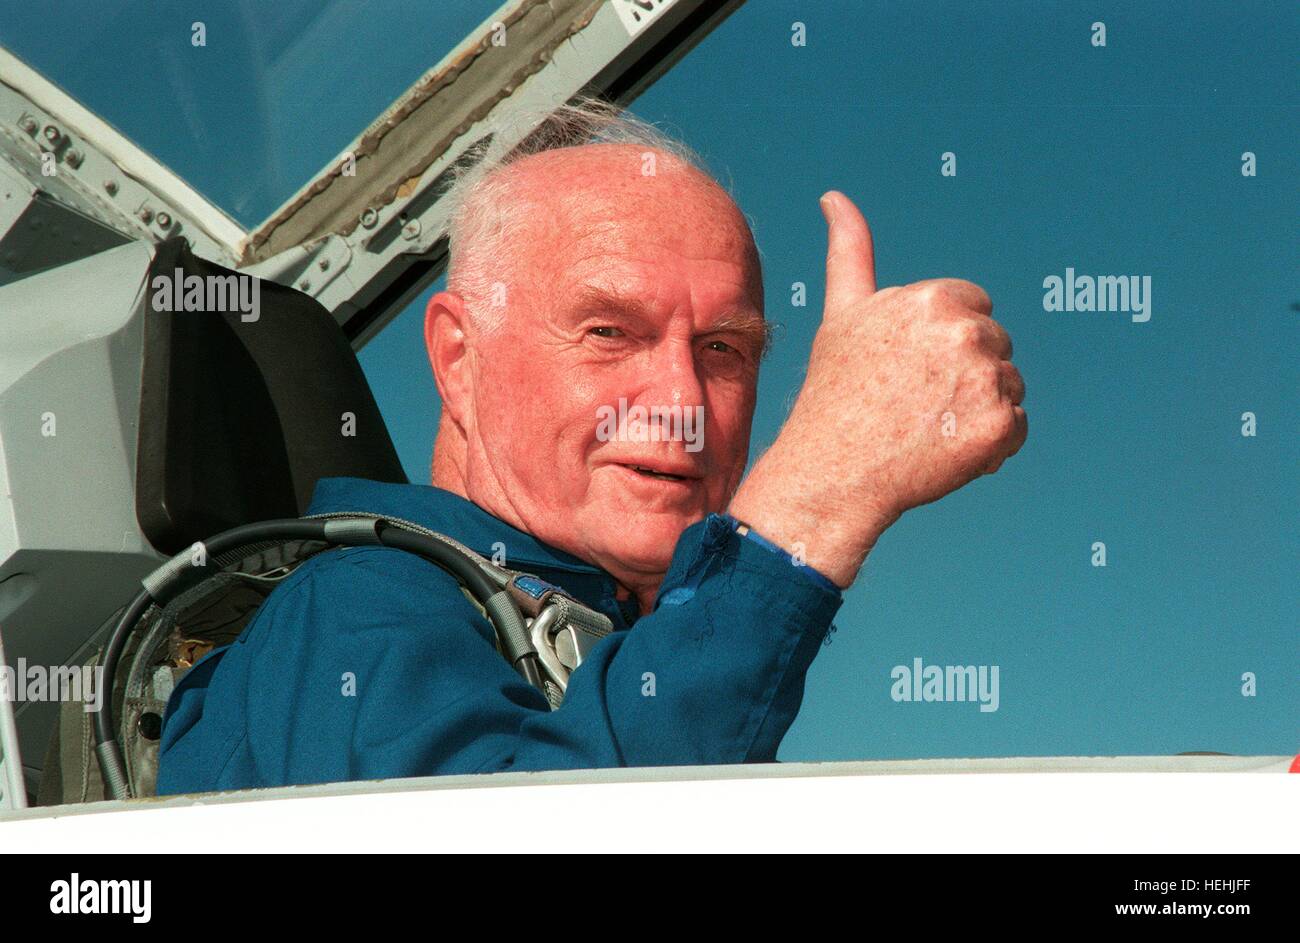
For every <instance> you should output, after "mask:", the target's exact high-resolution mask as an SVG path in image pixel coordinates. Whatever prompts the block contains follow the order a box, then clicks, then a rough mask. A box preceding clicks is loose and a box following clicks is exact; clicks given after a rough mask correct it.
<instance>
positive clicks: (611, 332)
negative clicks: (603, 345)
mask: <svg viewBox="0 0 1300 943" xmlns="http://www.w3.org/2000/svg"><path fill="white" fill-rule="evenodd" d="M587 333H589V334H595V335H596V336H597V337H622V336H623V332H622V331H620V330H619V329H618V328H616V327H593V328H591V330H589V331H588V332H587Z"/></svg>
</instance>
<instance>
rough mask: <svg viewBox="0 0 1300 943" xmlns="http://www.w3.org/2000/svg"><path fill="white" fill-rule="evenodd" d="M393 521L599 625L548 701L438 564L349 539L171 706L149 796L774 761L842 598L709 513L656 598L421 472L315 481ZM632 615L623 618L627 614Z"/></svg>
mask: <svg viewBox="0 0 1300 943" xmlns="http://www.w3.org/2000/svg"><path fill="white" fill-rule="evenodd" d="M326 511H356V512H366V513H371V514H376V515H380V516H383V515H389V516H392V517H398V518H402V519H405V520H408V521H412V522H414V523H417V524H421V525H423V526H425V527H428V528H430V529H431V530H435V531H438V532H441V533H445V534H447V535H449V536H452V537H454V538H456V539H457V540H459V541H460V542H462V543H464V544H465V545H467V546H469V547H470V548H472V549H473V550H476V551H477V552H479V553H480V554H482V555H483V556H486V557H491V556H492V554H493V552H494V550H497V549H503V550H504V553H505V565H506V566H509V567H510V568H512V569H516V570H524V571H527V572H531V573H534V574H536V575H537V576H540V577H541V578H542V579H545V580H547V581H549V582H551V583H554V584H556V585H558V586H561V587H563V588H564V589H565V590H566V591H567V592H569V593H570V594H571V595H573V596H575V597H577V598H578V599H580V600H582V601H583V602H584V603H585V604H586V605H588V606H591V607H592V608H594V609H596V610H598V611H600V612H603V613H604V614H606V615H607V616H609V618H610V619H611V620H612V621H613V624H614V628H615V630H616V631H615V632H614V633H613V634H612V635H610V636H609V637H608V638H605V639H603V640H601V642H599V643H598V644H597V645H596V646H595V648H594V649H593V650H592V652H591V653H590V654H589V656H588V658H587V660H586V661H585V662H584V663H583V664H582V665H581V666H580V667H579V668H578V669H577V670H576V671H575V672H574V674H573V676H572V678H571V679H570V681H569V686H568V692H567V694H566V696H565V700H564V704H563V706H562V707H561V708H560V709H559V710H556V711H551V710H550V709H549V707H548V705H547V702H546V699H545V697H544V696H543V695H542V694H541V693H540V692H539V691H537V690H536V689H535V688H533V687H531V686H530V685H529V684H528V683H527V682H526V681H524V679H523V678H522V677H520V675H519V674H518V673H516V672H515V670H514V669H513V668H512V667H511V666H510V665H509V664H508V663H507V662H506V660H505V659H504V658H503V657H502V656H501V655H500V654H498V653H497V650H496V648H495V644H494V639H495V635H494V632H493V629H492V626H491V624H490V623H489V622H488V621H487V620H486V619H485V618H484V617H483V616H482V615H481V614H480V613H479V611H478V610H477V609H476V608H475V607H474V606H473V605H472V604H471V603H470V602H469V601H468V600H467V599H466V598H465V596H464V595H463V594H462V593H461V591H460V589H459V587H458V585H457V583H456V581H455V580H454V579H453V578H452V577H451V576H449V575H448V574H447V573H445V572H444V571H443V570H441V569H440V568H438V567H437V566H435V565H434V564H432V563H429V562H428V561H426V560H423V559H422V558H420V557H418V556H416V555H414V554H410V553H407V552H404V551H401V550H394V549H391V548H386V547H356V548H346V549H341V550H333V551H329V552H326V553H323V554H320V555H318V556H316V557H313V558H311V559H310V560H308V561H307V562H305V563H303V564H302V565H301V566H300V567H299V568H298V569H297V570H295V571H294V572H293V573H292V574H291V575H290V576H289V577H287V578H286V579H285V580H284V582H283V583H282V584H281V585H280V586H278V587H277V588H276V589H275V591H274V592H273V593H272V594H271V595H270V597H268V599H267V600H266V602H265V603H263V605H262V607H261V608H260V609H259V610H258V612H257V614H256V615H255V616H254V618H253V619H252V620H251V621H250V623H249V625H248V627H247V628H246V629H245V631H244V632H243V634H242V635H241V636H240V637H239V638H238V639H237V640H236V641H235V642H234V643H233V644H232V645H228V646H225V647H223V648H219V649H216V650H214V651H213V652H211V653H209V654H208V655H207V656H206V657H205V658H204V659H202V660H201V661H200V662H199V663H198V664H197V665H195V667H194V668H193V669H192V670H191V671H190V672H189V673H188V674H187V675H185V676H184V677H183V678H182V679H181V681H180V682H179V684H178V685H177V687H176V689H175V690H174V691H173V692H172V695H171V697H170V699H169V701H168V703H167V710H166V713H165V715H164V721H163V723H164V727H163V732H162V740H161V743H160V757H159V764H160V765H159V774H158V793H159V794H160V795H161V794H169V793H182V792H205V791H211V790H224V789H243V788H253V787H262V786H280V785H288V784H303V783H316V782H337V781H342V780H356V779H387V778H394V777H407V776H431V775H439V774H449V773H475V772H483V773H486V772H496V771H500V770H547V769H578V768H598V767H613V766H664V765H688V764H704V763H746V762H769V761H773V760H775V757H776V751H777V747H778V746H779V745H780V743H781V738H782V737H783V736H784V735H785V732H786V730H787V729H788V728H789V726H790V724H791V723H792V722H793V721H794V718H795V715H796V714H797V713H798V711H799V705H800V702H801V701H802V699H803V687H804V675H805V673H806V672H807V670H808V667H809V666H810V665H811V664H812V660H813V658H814V656H815V655H816V654H817V652H818V650H819V649H820V648H821V643H822V640H823V639H824V638H825V636H826V634H827V632H828V631H829V629H830V626H831V618H832V617H833V616H834V614H835V612H836V610H837V609H838V608H839V606H840V602H841V595H840V592H839V590H838V588H837V587H835V586H834V584H832V583H831V582H830V581H829V580H827V579H826V577H824V576H823V575H822V574H820V573H817V572H816V571H815V570H813V569H812V568H811V567H808V566H794V565H793V561H792V560H791V558H790V556H789V555H788V554H786V553H785V552H784V551H782V550H780V548H777V547H775V546H774V545H772V544H769V543H767V542H766V541H764V540H762V539H761V538H760V537H758V535H757V534H754V533H752V532H751V533H750V534H749V535H746V536H741V535H740V534H738V533H737V532H736V526H735V525H736V522H735V521H734V520H733V519H732V518H730V517H727V516H725V515H716V514H712V515H709V516H708V517H707V518H706V519H705V520H703V521H700V522H698V523H696V524H694V525H692V526H691V527H689V528H687V529H686V530H685V531H684V532H683V533H682V535H681V537H680V539H679V540H678V542H677V547H676V549H675V552H674V554H673V558H672V564H671V568H670V569H669V572H668V574H667V576H666V577H665V579H664V581H663V584H662V585H661V586H660V588H659V594H658V597H657V599H656V603H655V609H654V611H653V612H652V613H650V614H648V615H644V616H641V617H640V618H637V610H636V605H635V602H634V601H631V600H627V601H623V602H620V601H618V600H616V599H615V583H614V580H613V579H612V578H611V577H610V576H609V575H608V574H606V573H605V572H603V571H602V570H600V569H598V568H597V567H594V566H592V565H591V564H588V563H585V562H583V561H582V560H579V559H577V558H576V557H573V556H570V555H569V554H567V553H563V552H561V551H559V550H555V549H552V548H551V547H548V546H547V545H545V544H543V543H541V542H540V541H538V540H537V539H536V538H534V537H532V536H530V535H528V534H526V533H523V532H522V531H519V530H516V529H515V528H514V527H511V526H510V525H508V524H506V523H504V522H503V521H500V520H498V519H497V518H495V517H493V516H492V515H491V514H489V513H488V512H486V511H484V510H483V509H481V508H479V507H478V506H477V505H475V504H473V503H471V502H469V501H467V500H465V499H464V498H461V497H460V496H458V495H454V494H452V493H450V492H448V491H443V490H441V489H438V488H433V487H429V486H426V485H399V484H386V483H380V482H374V481H367V480H362V479H357V478H329V479H324V480H322V481H321V482H319V484H318V485H317V488H316V491H315V494H314V495H313V499H312V504H311V507H310V508H309V510H308V513H309V514H317V513H322V512H326ZM634 623H635V624H634Z"/></svg>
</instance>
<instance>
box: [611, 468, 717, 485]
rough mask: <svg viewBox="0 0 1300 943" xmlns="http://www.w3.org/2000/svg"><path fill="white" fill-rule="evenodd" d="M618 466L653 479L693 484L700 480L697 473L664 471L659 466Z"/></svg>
mask: <svg viewBox="0 0 1300 943" xmlns="http://www.w3.org/2000/svg"><path fill="white" fill-rule="evenodd" d="M619 467H620V468H626V469H627V470H628V471H631V472H635V473H636V474H637V475H640V476H641V477H642V478H649V479H652V480H655V481H676V482H684V483H691V484H693V483H695V482H697V481H699V480H700V476H698V475H686V474H680V473H677V472H670V471H665V470H663V469H660V468H651V467H649V466H648V465H633V464H620V465H619Z"/></svg>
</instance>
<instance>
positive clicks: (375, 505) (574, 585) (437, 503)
mask: <svg viewBox="0 0 1300 943" xmlns="http://www.w3.org/2000/svg"><path fill="white" fill-rule="evenodd" d="M349 511H350V512H356V513H363V514H374V515H376V516H379V517H383V516H385V515H386V516H389V517H395V518H401V519H403V520H407V521H410V522H411V523H413V524H419V525H421V526H422V527H427V528H429V530H433V531H437V532H438V533H440V534H446V535H447V536H448V537H452V538H455V539H456V540H459V541H460V542H461V543H463V544H464V545H465V546H467V547H469V548H470V549H471V550H473V551H475V552H477V553H479V554H482V555H483V556H485V557H487V558H489V559H491V558H492V557H493V555H494V554H497V553H498V552H502V553H504V554H505V561H504V565H505V566H506V567H508V568H510V569H512V570H524V571H526V572H529V573H533V574H535V575H537V576H540V577H541V578H542V579H544V580H547V581H548V582H551V583H555V584H556V585H557V586H560V587H562V588H563V589H564V590H565V591H566V592H568V593H570V594H572V595H573V596H576V597H577V598H578V599H580V600H582V602H584V603H586V604H587V605H588V606H591V607H593V608H595V609H597V610H598V611H600V612H603V613H605V614H606V615H608V616H609V617H610V618H611V619H612V620H613V622H614V626H615V628H626V627H628V626H629V625H630V624H631V623H632V622H633V621H634V620H635V617H636V615H635V614H636V604H635V601H630V604H629V605H624V604H621V603H620V602H619V601H617V600H616V599H615V598H614V591H615V588H616V586H615V582H614V579H613V577H611V576H610V575H609V574H608V573H606V572H605V571H604V570H602V569H600V568H599V567H597V566H593V565H592V564H590V563H588V562H586V561H585V560H581V559H579V558H578V557H575V556H573V555H572V554H569V553H565V552H564V551H563V550H557V549H555V548H554V547H551V546H549V545H547V544H544V543H542V542H541V541H540V540H538V539H537V538H536V537H534V536H533V535H532V534H529V533H526V532H524V531H522V530H519V529H517V528H515V527H512V526H511V525H509V524H507V523H506V522H505V521H503V520H501V519H500V518H498V517H494V516H493V515H492V514H489V513H488V512H487V511H485V510H483V509H482V508H481V507H479V506H478V505H477V504H474V503H473V502H472V501H469V500H467V499H465V498H462V497H461V496H460V495H458V494H453V493H452V492H450V491H445V490H443V489H442V488H434V487H432V486H430V485H412V484H394V483H392V482H383V481H370V480H369V479H365V478H322V479H320V481H318V482H317V483H316V490H315V492H313V494H312V499H311V504H310V506H309V507H308V508H307V513H308V514H326V513H330V512H349Z"/></svg>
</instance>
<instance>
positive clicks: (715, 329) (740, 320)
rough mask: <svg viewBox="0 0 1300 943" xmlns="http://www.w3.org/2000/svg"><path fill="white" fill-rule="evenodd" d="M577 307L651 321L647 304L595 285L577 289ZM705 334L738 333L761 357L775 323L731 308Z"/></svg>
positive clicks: (748, 312)
mask: <svg viewBox="0 0 1300 943" xmlns="http://www.w3.org/2000/svg"><path fill="white" fill-rule="evenodd" d="M577 295H578V308H579V310H581V311H583V312H586V311H589V310H590V311H605V312H609V313H611V314H617V315H622V316H624V317H628V318H640V319H642V320H650V317H649V315H650V312H649V310H648V309H647V308H646V306H645V305H644V304H643V303H641V302H640V301H638V300H637V299H635V298H625V297H623V296H622V295H616V294H614V293H612V292H608V291H606V290H604V289H603V288H597V287H596V286H594V285H584V286H583V287H581V288H579V289H578V292H577ZM704 333H705V334H722V333H728V334H739V335H740V336H741V337H743V338H744V339H745V340H746V341H747V342H748V343H749V344H750V345H751V351H752V352H754V353H755V354H756V356H757V359H759V360H762V359H763V358H764V357H766V356H767V353H768V351H769V350H770V349H771V347H772V325H771V324H769V323H768V321H767V319H766V318H764V317H763V316H762V315H761V314H756V313H755V312H753V311H746V310H740V311H732V312H731V313H729V314H725V315H723V316H722V317H721V318H719V319H718V320H717V321H715V322H714V323H713V325H712V326H710V327H709V329H708V330H707V331H705V332H704Z"/></svg>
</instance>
